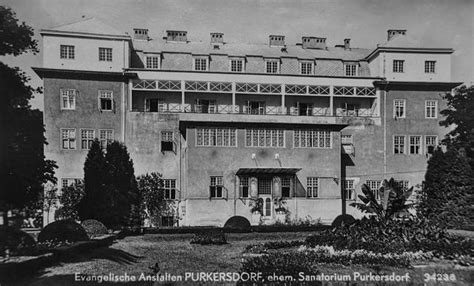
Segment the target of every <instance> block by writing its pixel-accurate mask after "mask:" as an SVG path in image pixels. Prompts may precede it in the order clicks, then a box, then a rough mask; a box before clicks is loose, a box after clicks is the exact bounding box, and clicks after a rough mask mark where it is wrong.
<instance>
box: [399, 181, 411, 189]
mask: <svg viewBox="0 0 474 286" xmlns="http://www.w3.org/2000/svg"><path fill="white" fill-rule="evenodd" d="M397 183H398V185H399V186H400V187H401V188H402V189H403V190H408V188H409V187H410V181H408V180H397Z"/></svg>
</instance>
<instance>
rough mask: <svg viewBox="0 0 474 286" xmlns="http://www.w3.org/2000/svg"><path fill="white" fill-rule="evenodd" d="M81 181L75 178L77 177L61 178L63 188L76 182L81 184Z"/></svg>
mask: <svg viewBox="0 0 474 286" xmlns="http://www.w3.org/2000/svg"><path fill="white" fill-rule="evenodd" d="M80 182H81V179H75V178H64V179H62V180H61V186H62V187H63V188H66V187H70V186H72V185H74V184H76V185H77V184H79V183H80Z"/></svg>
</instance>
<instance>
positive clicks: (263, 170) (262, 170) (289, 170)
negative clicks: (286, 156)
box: [237, 168, 301, 176]
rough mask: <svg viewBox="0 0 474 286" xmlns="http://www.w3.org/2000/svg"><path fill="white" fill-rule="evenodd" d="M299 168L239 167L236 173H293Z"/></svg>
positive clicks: (242, 174) (241, 174) (240, 174)
mask: <svg viewBox="0 0 474 286" xmlns="http://www.w3.org/2000/svg"><path fill="white" fill-rule="evenodd" d="M299 170H301V168H240V169H239V170H238V171H237V175H238V176H245V175H294V174H296V172H298V171H299Z"/></svg>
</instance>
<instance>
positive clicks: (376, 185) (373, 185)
mask: <svg viewBox="0 0 474 286" xmlns="http://www.w3.org/2000/svg"><path fill="white" fill-rule="evenodd" d="M365 184H366V185H367V187H369V189H370V191H371V192H372V194H374V196H375V199H377V200H380V193H379V189H380V186H382V180H367V181H366V182H365Z"/></svg>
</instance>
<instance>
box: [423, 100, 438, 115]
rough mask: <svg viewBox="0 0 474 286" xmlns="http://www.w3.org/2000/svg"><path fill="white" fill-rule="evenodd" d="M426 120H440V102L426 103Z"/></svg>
mask: <svg viewBox="0 0 474 286" xmlns="http://www.w3.org/2000/svg"><path fill="white" fill-rule="evenodd" d="M425 118H438V101H437V100H426V101H425Z"/></svg>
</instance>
